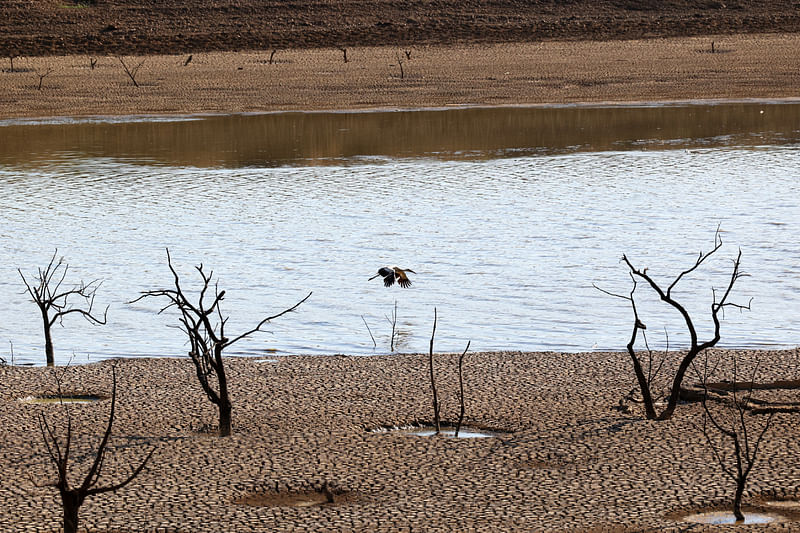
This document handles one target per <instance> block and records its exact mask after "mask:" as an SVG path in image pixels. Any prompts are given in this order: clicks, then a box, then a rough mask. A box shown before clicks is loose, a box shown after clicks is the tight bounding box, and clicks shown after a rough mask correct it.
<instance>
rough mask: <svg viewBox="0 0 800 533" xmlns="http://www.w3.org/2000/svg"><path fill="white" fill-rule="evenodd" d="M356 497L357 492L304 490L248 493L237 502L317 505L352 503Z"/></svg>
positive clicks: (270, 504) (255, 504)
mask: <svg viewBox="0 0 800 533" xmlns="http://www.w3.org/2000/svg"><path fill="white" fill-rule="evenodd" d="M356 499H357V497H356V495H355V494H352V493H348V492H338V491H337V492H335V493H334V492H330V491H327V492H326V491H323V490H304V491H296V492H266V493H253V494H247V495H245V496H242V497H241V498H239V499H237V500H235V503H237V504H239V505H249V506H251V507H317V506H323V505H340V504H344V503H350V502H353V501H355V500H356Z"/></svg>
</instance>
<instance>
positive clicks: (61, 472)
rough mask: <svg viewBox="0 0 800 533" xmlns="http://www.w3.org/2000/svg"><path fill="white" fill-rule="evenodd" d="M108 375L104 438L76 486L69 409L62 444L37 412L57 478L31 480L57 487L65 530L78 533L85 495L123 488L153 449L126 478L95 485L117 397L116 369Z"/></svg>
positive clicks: (149, 456) (59, 386)
mask: <svg viewBox="0 0 800 533" xmlns="http://www.w3.org/2000/svg"><path fill="white" fill-rule="evenodd" d="M111 375H112V380H113V385H112V389H111V411H110V413H109V415H108V424H107V425H106V430H105V433H104V434H103V438H102V439H101V441H100V444H99V445H98V447H97V450H96V451H95V452H94V461H92V464H91V466H90V467H89V471H88V472H87V473H86V476H85V477H84V478H83V481H81V482H80V484H79V485H77V486H75V485H73V484H72V483H71V482H70V477H72V476H71V475H70V469H71V465H70V463H69V460H70V452H71V446H72V418H71V417H70V416H69V411H67V435H66V437H65V438H64V441H63V443H62V441H61V440H60V439H59V438H58V437H57V436H56V434H55V431H54V428H53V427H51V426H50V424H49V423H48V422H47V418H46V417H45V415H44V413H40V414H39V429H40V430H41V433H42V439H43V440H44V444H45V447H46V448H47V454H48V456H49V458H50V462H52V463H53V465H54V466H55V468H56V475H57V479H58V481H55V482H51V483H45V484H38V483H36V481H34V480H33V479H32V480H31V481H33V483H34V485H36V486H37V487H55V488H57V489H58V492H59V495H60V496H61V506H62V509H63V528H64V533H77V531H78V510H79V509H80V507H81V505H83V502H84V501H85V500H86V498H88V497H89V496H95V495H98V494H103V493H106V492H115V491H117V490H119V489H121V488H123V487H125V486H126V485H127V484H129V483H130V482H131V481H133V480H134V479H135V478H136V476H138V475H139V474H140V473H141V472H142V470H143V469H144V467H145V465H146V464H147V462H148V461H149V460H150V458H151V457H152V456H153V452H155V448H153V449H152V450H150V453H148V454H147V456H146V457H145V458H144V460H143V461H142V462H141V463H140V464H139V466H138V467H136V468H135V469H134V468H132V469H131V473H130V475H128V477H126V478H125V479H124V480H122V481H120V482H118V483H112V484H110V485H106V486H102V487H99V486H97V484H98V482H99V481H100V476H101V475H102V473H103V466H104V464H105V456H106V452H107V451H108V443H109V440H110V439H111V429H112V427H113V425H114V412H115V408H116V400H117V374H116V369H115V367H113V366H112V367H111ZM58 389H59V395H61V384H60V381H59V382H58Z"/></svg>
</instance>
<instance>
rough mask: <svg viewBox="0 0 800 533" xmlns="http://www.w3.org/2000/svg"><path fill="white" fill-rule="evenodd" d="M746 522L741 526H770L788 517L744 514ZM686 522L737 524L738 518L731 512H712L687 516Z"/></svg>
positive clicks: (768, 514) (767, 514)
mask: <svg viewBox="0 0 800 533" xmlns="http://www.w3.org/2000/svg"><path fill="white" fill-rule="evenodd" d="M742 514H744V522H739V524H743V525H749V524H769V523H771V522H785V521H786V517H784V516H781V515H779V514H773V513H756V512H744V513H742ZM683 521H684V522H693V523H695V524H711V525H723V524H736V523H737V522H736V517H735V516H734V515H733V513H732V512H731V511H711V512H708V513H697V514H692V515H689V516H686V517H684V518H683Z"/></svg>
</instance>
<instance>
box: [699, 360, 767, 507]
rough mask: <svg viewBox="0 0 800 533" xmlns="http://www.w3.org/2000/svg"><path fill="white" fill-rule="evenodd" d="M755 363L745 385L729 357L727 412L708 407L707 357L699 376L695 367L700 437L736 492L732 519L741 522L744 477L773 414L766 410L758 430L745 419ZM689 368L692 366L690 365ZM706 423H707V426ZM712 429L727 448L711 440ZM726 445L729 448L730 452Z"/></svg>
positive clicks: (755, 368) (744, 485)
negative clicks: (700, 408) (700, 389)
mask: <svg viewBox="0 0 800 533" xmlns="http://www.w3.org/2000/svg"><path fill="white" fill-rule="evenodd" d="M758 363H759V361H757V362H756V364H755V365H754V368H753V373H752V376H751V377H750V380H749V382H745V383H739V382H738V381H737V379H738V375H737V374H738V368H737V361H736V356H735V355H733V356H732V366H733V382H732V386H731V397H730V399H729V401H727V402H725V403H726V404H727V413H726V412H725V411H726V409H724V408H723V409H720V410H718V409H712V408H711V407H709V401H708V376H709V373H708V358H706V361H705V364H704V369H703V372H702V373H700V371H699V370H698V369H697V368H695V370H697V373H698V376H699V377H700V382H701V384H702V386H703V426H702V431H703V436H704V437H705V439H706V442H707V443H708V446H709V448H711V452H712V454H713V455H714V459H716V461H717V463H718V464H719V466H720V468H721V469H722V471H723V472H724V473H725V475H726V476H728V477H729V478H730V479H731V480H732V481H733V482H734V483H735V484H736V491H735V493H734V497H733V515H734V516H735V517H736V521H737V522H741V521H744V514H742V496H743V495H744V489H745V487H746V485H747V478H748V476H749V475H750V472H751V471H752V470H753V466H754V465H755V463H756V461H757V460H758V452H759V448H760V446H761V443H762V441H763V440H764V437H765V435H766V434H767V431H768V430H769V428H770V426H771V425H772V420H773V416H774V415H775V411H770V412H769V414H768V415H767V418H766V421H765V422H763V423H762V424H761V427H760V429H756V428H753V427H750V424H751V421H752V420H754V418H755V416H752V415H751V416H749V417H748V415H747V414H746V411H747V407H748V405H749V403H750V399H751V398H752V396H753V386H754V383H755V378H756V373H757V371H758ZM692 366H695V365H694V364H693V365H692ZM715 411H717V412H716V414H715V413H714V412H715ZM720 411H722V412H720ZM748 418H749V419H750V420H748ZM709 422H710V423H711V424H710V427H709V424H708V423H709ZM712 428H713V431H716V432H718V433H719V434H721V435H722V437H723V441H728V443H729V445H728V446H725V445H724V444H720V443H719V442H717V441H716V440H715V439H713V438H712V436H711V432H712ZM730 445H732V447H733V449H732V450H731V449H730V448H731V446H730ZM725 448H727V449H725Z"/></svg>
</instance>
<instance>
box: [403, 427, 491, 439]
mask: <svg viewBox="0 0 800 533" xmlns="http://www.w3.org/2000/svg"><path fill="white" fill-rule="evenodd" d="M401 431H402V432H403V433H404V434H406V435H417V436H418V437H433V436H435V435H436V429H434V428H414V429H404V430H401ZM439 435H441V436H443V437H451V438H452V437H455V436H456V431H455V430H454V429H443V430H441V431H440V432H439ZM496 436H497V434H496V433H492V432H490V431H481V430H477V429H469V428H466V429H464V428H461V431H459V432H458V438H459V439H488V438H491V437H496Z"/></svg>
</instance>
